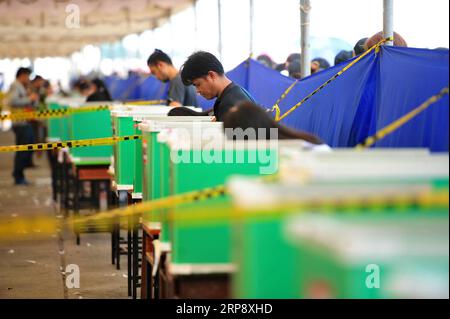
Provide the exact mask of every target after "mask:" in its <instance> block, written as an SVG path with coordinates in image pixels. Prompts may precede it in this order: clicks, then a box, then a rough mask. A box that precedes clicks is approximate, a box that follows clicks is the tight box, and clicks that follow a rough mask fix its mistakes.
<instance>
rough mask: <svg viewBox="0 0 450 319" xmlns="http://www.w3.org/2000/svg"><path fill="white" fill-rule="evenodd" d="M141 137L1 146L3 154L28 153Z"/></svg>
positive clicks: (107, 143) (131, 137)
mask: <svg viewBox="0 0 450 319" xmlns="http://www.w3.org/2000/svg"><path fill="white" fill-rule="evenodd" d="M140 138H141V135H130V136H121V137H104V138H95V139H86V140H73V141H67V142H54V143H38V144H25V145H11V146H0V153H1V152H27V151H48V150H53V149H61V148H66V147H67V148H77V147H88V146H101V145H111V144H114V143H117V142H122V141H130V140H138V139H140Z"/></svg>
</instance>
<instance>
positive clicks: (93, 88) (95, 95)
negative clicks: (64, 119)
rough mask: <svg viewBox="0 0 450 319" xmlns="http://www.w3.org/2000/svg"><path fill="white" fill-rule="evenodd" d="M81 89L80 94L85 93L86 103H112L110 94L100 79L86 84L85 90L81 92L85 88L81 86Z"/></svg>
mask: <svg viewBox="0 0 450 319" xmlns="http://www.w3.org/2000/svg"><path fill="white" fill-rule="evenodd" d="M81 87H82V92H87V93H85V94H86V95H87V99H86V102H99V101H112V98H111V94H109V91H108V89H107V87H106V85H105V83H103V81H102V80H100V79H94V80H92V82H91V83H90V84H86V89H85V90H83V88H85V87H84V86H83V85H81Z"/></svg>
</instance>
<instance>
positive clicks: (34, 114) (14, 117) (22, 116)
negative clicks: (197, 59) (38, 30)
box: [0, 100, 167, 121]
mask: <svg viewBox="0 0 450 319" xmlns="http://www.w3.org/2000/svg"><path fill="white" fill-rule="evenodd" d="M166 102H167V101H166V100H150V101H129V102H125V103H124V104H125V105H137V106H146V105H160V104H165V103H166ZM111 109H112V105H111V104H110V105H92V106H85V107H80V108H62V109H58V110H38V111H29V112H28V111H17V112H11V113H10V114H0V121H4V120H11V121H26V120H35V119H38V120H43V119H51V118H60V117H64V116H68V115H71V114H78V113H86V112H98V111H108V110H111Z"/></svg>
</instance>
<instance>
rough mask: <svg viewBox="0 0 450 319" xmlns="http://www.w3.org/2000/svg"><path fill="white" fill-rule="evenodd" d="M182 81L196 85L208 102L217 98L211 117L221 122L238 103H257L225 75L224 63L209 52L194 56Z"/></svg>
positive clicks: (183, 71) (185, 65) (188, 63)
mask: <svg viewBox="0 0 450 319" xmlns="http://www.w3.org/2000/svg"><path fill="white" fill-rule="evenodd" d="M181 79H182V80H183V83H184V84H185V85H190V84H192V85H194V86H195V88H196V89H197V93H199V94H200V95H201V96H203V97H204V98H206V99H207V100H213V99H215V98H217V99H216V101H215V103H214V107H213V109H212V110H210V111H209V115H211V116H214V117H215V118H216V120H217V121H220V122H221V121H222V120H223V117H224V115H225V114H226V113H227V112H228V111H229V110H230V109H231V108H232V107H233V106H234V105H236V104H237V103H239V102H242V101H250V102H255V100H254V99H253V97H252V96H251V95H250V93H248V92H247V91H246V90H245V89H244V88H242V87H240V86H239V85H238V84H236V83H234V82H233V81H231V80H230V79H229V78H228V77H227V76H226V75H225V71H224V68H223V66H222V63H220V61H219V60H218V59H217V58H216V57H215V56H214V55H213V54H211V53H209V52H204V51H199V52H195V53H194V54H192V55H191V56H190V57H189V58H188V59H187V61H186V62H185V63H184V65H183V67H182V69H181Z"/></svg>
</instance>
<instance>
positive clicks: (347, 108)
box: [108, 46, 449, 152]
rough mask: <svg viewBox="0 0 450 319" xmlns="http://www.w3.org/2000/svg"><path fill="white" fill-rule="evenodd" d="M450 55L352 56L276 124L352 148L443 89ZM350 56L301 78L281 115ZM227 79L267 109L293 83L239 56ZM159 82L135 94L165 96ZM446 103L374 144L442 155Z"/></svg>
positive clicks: (390, 52)
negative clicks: (416, 149) (346, 66)
mask: <svg viewBox="0 0 450 319" xmlns="http://www.w3.org/2000/svg"><path fill="white" fill-rule="evenodd" d="M448 58H449V51H448V50H428V49H415V48H401V47H388V46H382V47H381V48H380V51H379V52H378V53H375V52H372V53H370V54H368V55H367V56H365V57H364V58H363V59H361V60H360V61H358V62H357V63H356V64H355V65H354V66H352V67H351V68H350V69H348V70H347V71H346V72H345V73H343V74H342V75H341V76H339V77H338V78H337V79H336V80H334V81H333V82H331V83H330V84H329V85H327V86H326V87H325V88H324V89H323V90H321V91H320V92H318V93H317V94H315V95H314V96H313V97H311V98H310V99H309V100H308V101H306V102H305V103H304V104H303V105H301V106H300V107H299V108H298V109H296V110H295V111H294V112H292V113H291V114H290V115H288V116H287V117H286V118H285V119H283V120H282V123H283V124H285V125H287V126H290V127H293V128H296V129H300V130H304V131H308V132H311V133H314V134H316V135H318V136H319V137H320V138H321V139H322V140H323V141H325V142H326V143H327V144H329V145H330V146H332V147H353V146H355V145H356V144H358V143H361V142H363V141H364V140H365V139H366V138H367V137H368V136H370V135H372V134H374V133H375V132H376V131H377V130H379V129H381V128H383V127H384V126H386V125H387V124H389V123H391V122H393V121H395V120H396V119H398V118H400V117H401V116H403V115H404V114H406V113H408V112H410V111H411V110H413V109H414V108H416V107H417V106H419V105H420V104H421V103H423V102H424V101H425V100H426V99H428V98H429V97H431V96H432V95H435V94H437V93H439V91H440V90H441V89H442V88H444V87H446V86H448V75H449V73H448ZM351 61H352V60H349V61H346V62H344V63H341V64H339V65H337V66H334V67H331V68H329V69H326V70H323V71H321V72H318V73H316V74H313V75H311V76H309V77H307V78H304V79H302V80H301V81H299V82H298V83H297V84H296V85H295V87H294V88H293V89H292V91H291V92H290V93H289V94H288V95H287V97H286V98H285V99H284V100H283V101H282V102H281V103H280V105H279V106H280V109H281V114H283V113H284V112H286V111H287V110H289V109H290V108H291V107H292V106H294V105H295V104H297V103H298V102H299V101H301V100H302V99H303V98H304V97H306V96H307V95H308V94H310V93H311V92H313V91H314V90H315V89H316V88H318V87H319V86H320V85H321V84H323V83H325V82H326V81H327V80H328V79H330V78H331V77H332V76H333V75H335V74H336V73H337V72H338V71H340V70H341V69H342V68H343V67H344V66H345V65H347V64H348V63H350V62H351ZM227 76H228V77H229V78H230V79H231V80H233V81H234V82H236V83H238V84H239V85H241V86H242V87H244V88H245V89H246V90H247V91H249V92H250V93H251V94H252V95H253V97H254V98H255V100H256V101H257V102H258V103H259V104H260V105H261V106H263V107H266V108H271V107H272V106H273V104H274V103H275V102H276V101H277V100H278V98H279V97H280V96H281V94H282V93H283V92H284V91H285V90H286V89H287V88H288V87H289V86H290V85H291V84H292V83H293V82H294V81H295V80H294V79H292V78H289V77H286V76H284V75H282V74H280V73H279V72H277V71H275V70H272V69H269V68H267V67H265V66H264V65H262V64H260V63H258V62H257V61H254V60H246V61H244V62H243V63H241V64H240V65H238V66H237V67H236V68H235V69H233V70H231V71H230V72H228V73H227ZM116 81H117V80H116ZM134 81H136V80H134ZM110 82H113V83H110ZM108 83H110V84H109V85H108V87H112V86H113V85H115V83H114V81H111V80H108ZM134 83H136V82H134ZM127 85H128V86H129V85H132V83H125V82H119V85H117V84H116V86H117V87H118V88H117V89H116V90H117V91H118V93H115V92H113V98H117V96H118V95H120V94H122V96H123V95H124V92H125V93H126V89H124V87H125V86H127ZM162 86H163V84H162V83H161V82H159V81H158V80H156V79H155V78H152V77H149V78H147V79H146V80H145V81H144V82H143V83H141V84H140V85H139V87H140V89H139V90H138V93H136V94H135V95H137V96H138V99H160V98H162V97H163V95H164V94H166V92H164V93H161V92H163V91H164V90H162V89H161V87H162ZM133 92H134V91H133ZM119 93H120V94H119ZM161 94H163V95H161ZM131 95H132V94H131ZM133 97H134V96H133ZM199 102H200V105H201V107H202V108H203V109H209V108H211V107H212V105H213V101H206V100H205V99H203V98H202V97H199ZM448 106H449V101H448V95H447V96H445V97H444V98H443V99H441V100H440V101H439V102H438V103H435V104H434V105H432V106H430V107H429V108H428V109H427V110H425V111H424V112H423V113H422V114H420V115H419V116H417V117H416V118H414V119H413V120H412V121H410V122H409V123H407V124H406V125H404V126H403V127H401V128H400V129H398V130H397V131H395V132H394V133H392V134H391V135H390V136H388V137H386V138H385V139H383V140H381V141H379V142H377V143H376V145H375V147H426V148H429V149H430V150H431V151H434V152H441V151H445V152H448V149H449V125H448V121H449V119H448V116H449V114H448V113H449V110H448Z"/></svg>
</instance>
